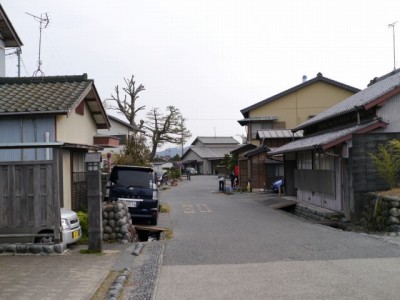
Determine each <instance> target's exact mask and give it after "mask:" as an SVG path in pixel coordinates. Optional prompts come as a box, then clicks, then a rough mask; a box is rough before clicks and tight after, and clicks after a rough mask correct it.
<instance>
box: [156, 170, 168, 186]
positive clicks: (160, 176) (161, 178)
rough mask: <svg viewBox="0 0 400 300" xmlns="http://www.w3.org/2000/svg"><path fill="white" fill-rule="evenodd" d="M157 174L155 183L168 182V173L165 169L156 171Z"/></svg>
mask: <svg viewBox="0 0 400 300" xmlns="http://www.w3.org/2000/svg"><path fill="white" fill-rule="evenodd" d="M156 175H157V184H159V185H163V184H167V183H168V175H167V172H166V171H162V170H160V171H156Z"/></svg>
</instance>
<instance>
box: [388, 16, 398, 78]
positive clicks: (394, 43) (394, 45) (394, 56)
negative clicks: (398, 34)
mask: <svg viewBox="0 0 400 300" xmlns="http://www.w3.org/2000/svg"><path fill="white" fill-rule="evenodd" d="M396 23H397V21H396V22H394V23H392V24H389V25H388V27H392V29H393V70H396V38H395V34H394V26H395V25H396Z"/></svg>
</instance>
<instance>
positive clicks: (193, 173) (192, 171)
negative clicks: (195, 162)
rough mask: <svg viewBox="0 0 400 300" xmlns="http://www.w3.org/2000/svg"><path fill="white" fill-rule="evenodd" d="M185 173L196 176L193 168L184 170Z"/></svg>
mask: <svg viewBox="0 0 400 300" xmlns="http://www.w3.org/2000/svg"><path fill="white" fill-rule="evenodd" d="M186 173H190V174H191V175H197V170H196V169H195V168H186Z"/></svg>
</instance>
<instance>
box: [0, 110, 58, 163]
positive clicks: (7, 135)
mask: <svg viewBox="0 0 400 300" xmlns="http://www.w3.org/2000/svg"><path fill="white" fill-rule="evenodd" d="M46 132H49V142H54V141H55V118H54V117H50V116H49V117H24V118H23V117H21V118H8V117H2V118H0V144H8V143H32V142H45V141H46ZM45 159H46V149H24V150H21V149H15V150H0V161H33V160H45ZM49 159H52V156H51V151H50V157H49Z"/></svg>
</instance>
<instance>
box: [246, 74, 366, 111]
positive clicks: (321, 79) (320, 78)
mask: <svg viewBox="0 0 400 300" xmlns="http://www.w3.org/2000/svg"><path fill="white" fill-rule="evenodd" d="M316 82H325V83H328V84H331V85H334V86H337V87H340V88H342V89H345V90H348V91H350V92H353V93H357V92H358V91H359V89H357V88H355V87H352V86H349V85H347V84H343V83H341V82H338V81H335V80H332V79H329V78H327V77H324V76H322V74H321V73H318V74H317V76H316V77H314V78H312V79H310V80H307V81H305V82H303V83H301V84H299V85H296V86H294V87H292V88H290V89H288V90H286V91H283V92H281V93H279V94H276V95H274V96H272V97H270V98H267V99H265V100H263V101H260V102H257V103H256V104H253V105H251V106H249V107H246V108H243V109H242V110H241V111H240V112H241V113H242V115H243V116H244V117H247V116H248V113H249V112H250V111H251V110H254V109H256V108H258V107H260V106H263V105H265V104H267V103H270V102H272V101H274V100H277V99H279V98H282V97H284V96H286V95H288V94H290V93H293V92H296V91H298V90H300V89H302V88H304V87H306V86H309V85H311V84H314V83H316Z"/></svg>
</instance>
